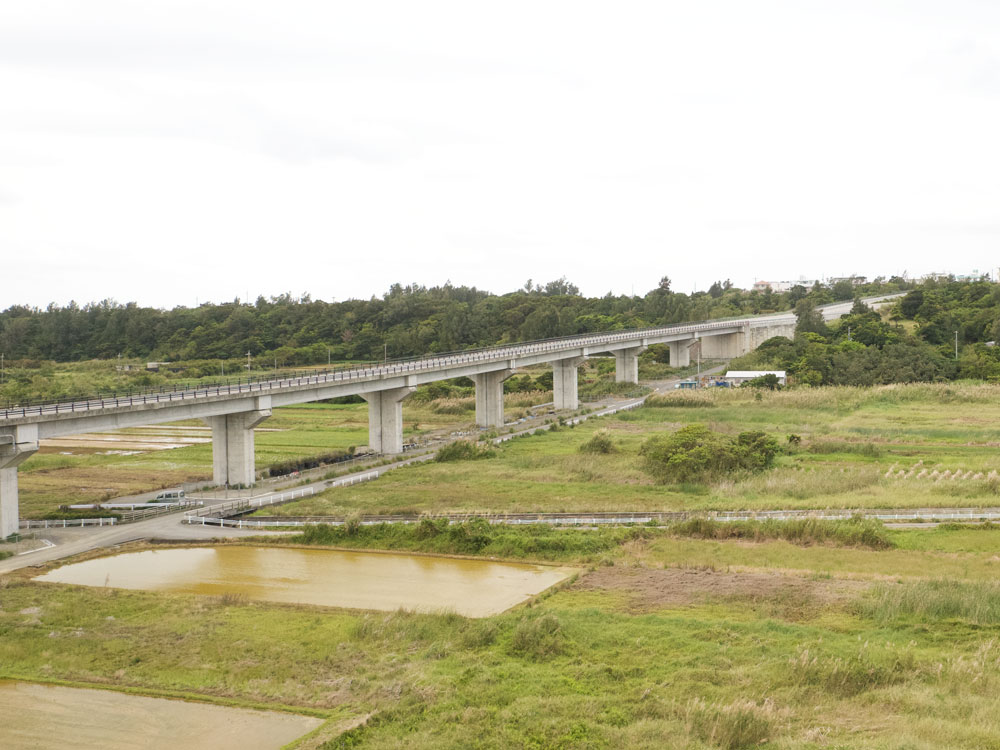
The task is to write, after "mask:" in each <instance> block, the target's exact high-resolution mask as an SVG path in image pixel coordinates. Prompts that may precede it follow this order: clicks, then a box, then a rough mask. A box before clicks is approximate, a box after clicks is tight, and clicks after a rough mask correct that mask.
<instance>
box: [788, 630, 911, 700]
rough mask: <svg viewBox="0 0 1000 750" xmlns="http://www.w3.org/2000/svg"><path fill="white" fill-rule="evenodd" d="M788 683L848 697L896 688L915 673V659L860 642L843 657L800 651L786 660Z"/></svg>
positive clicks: (904, 651)
mask: <svg viewBox="0 0 1000 750" xmlns="http://www.w3.org/2000/svg"><path fill="white" fill-rule="evenodd" d="M789 673H790V674H791V675H792V678H791V679H792V684H794V685H796V686H798V687H811V688H816V689H818V690H821V691H822V692H824V693H833V694H834V695H838V696H841V697H845V698H849V697H851V696H854V695H860V694H861V693H864V692H867V691H869V690H875V689H877V688H881V687H886V686H888V685H896V684H899V683H900V682H904V681H906V680H907V679H909V678H911V677H913V676H915V675H916V673H917V667H916V660H915V658H914V656H913V652H912V651H911V650H910V649H909V648H908V647H906V648H903V649H896V648H894V647H892V646H889V645H887V646H884V647H875V646H872V645H871V644H869V643H864V644H862V645H861V647H860V648H859V649H858V650H857V651H856V652H853V653H850V654H848V655H846V656H827V655H820V654H813V653H812V652H810V651H809V649H807V648H803V649H802V650H801V651H800V652H799V654H798V655H797V656H795V657H793V658H792V659H790V660H789Z"/></svg>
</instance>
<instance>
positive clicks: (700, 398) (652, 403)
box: [643, 390, 716, 409]
mask: <svg viewBox="0 0 1000 750" xmlns="http://www.w3.org/2000/svg"><path fill="white" fill-rule="evenodd" d="M643 406H644V407H648V408H650V409H662V408H664V407H670V408H682V409H683V408H685V407H687V408H697V409H705V408H711V407H713V406H716V402H715V399H714V398H712V396H711V395H710V394H709V393H707V392H706V391H690V390H682V391H678V392H677V393H668V394H664V395H662V396H660V395H656V396H650V397H649V398H647V399H646V400H645V402H643Z"/></svg>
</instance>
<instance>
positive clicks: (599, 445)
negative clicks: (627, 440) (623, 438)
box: [580, 430, 618, 453]
mask: <svg viewBox="0 0 1000 750" xmlns="http://www.w3.org/2000/svg"><path fill="white" fill-rule="evenodd" d="M616 450H618V448H617V447H616V446H615V441H614V440H612V439H611V433H610V432H609V431H608V430H598V431H597V432H595V433H594V435H593V437H591V438H590V440H587V441H585V442H584V443H582V444H581V445H580V452H581V453H614V452H615V451H616Z"/></svg>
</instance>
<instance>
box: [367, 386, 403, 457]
mask: <svg viewBox="0 0 1000 750" xmlns="http://www.w3.org/2000/svg"><path fill="white" fill-rule="evenodd" d="M415 390H416V388H415V387H413V386H404V387H402V388H389V389H387V390H384V391H371V392H370V393H362V394H361V398H363V399H364V400H365V401H367V402H368V447H369V448H371V449H372V450H373V451H375V452H376V453H402V452H403V399H405V398H406V397H407V396H409V395H410V394H411V393H413V392H414V391H415Z"/></svg>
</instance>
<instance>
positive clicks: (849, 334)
mask: <svg viewBox="0 0 1000 750" xmlns="http://www.w3.org/2000/svg"><path fill="white" fill-rule="evenodd" d="M847 340H848V341H850V340H851V327H850V326H847Z"/></svg>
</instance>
